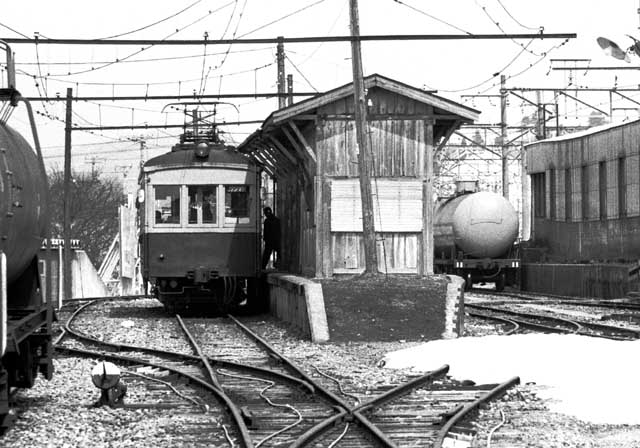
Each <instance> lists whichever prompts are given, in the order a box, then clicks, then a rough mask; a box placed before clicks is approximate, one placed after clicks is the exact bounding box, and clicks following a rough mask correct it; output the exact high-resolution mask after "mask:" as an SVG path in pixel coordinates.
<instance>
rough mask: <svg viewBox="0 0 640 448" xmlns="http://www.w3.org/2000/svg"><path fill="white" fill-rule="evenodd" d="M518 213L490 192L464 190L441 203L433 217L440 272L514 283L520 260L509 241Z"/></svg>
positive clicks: (499, 285)
mask: <svg viewBox="0 0 640 448" xmlns="http://www.w3.org/2000/svg"><path fill="white" fill-rule="evenodd" d="M517 237H518V215H517V212H516V211H515V209H514V208H513V206H512V205H511V204H510V203H509V201H508V200H507V199H505V198H503V197H502V196H500V195H498V194H496V193H491V192H473V193H468V192H463V193H462V194H459V195H457V196H455V197H453V198H450V199H448V200H446V201H445V202H443V203H441V204H440V205H439V207H438V208H437V210H436V212H435V217H434V246H435V260H434V264H435V266H436V268H437V270H438V271H439V272H444V273H449V274H456V275H460V276H461V277H463V278H464V279H465V281H466V287H467V288H470V287H471V285H472V284H473V283H474V282H494V283H495V285H496V289H497V290H502V289H504V287H505V285H510V286H517V284H518V279H519V268H520V260H519V257H518V253H517V248H516V247H515V246H514V242H515V241H516V239H517Z"/></svg>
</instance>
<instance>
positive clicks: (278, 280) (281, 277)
mask: <svg viewBox="0 0 640 448" xmlns="http://www.w3.org/2000/svg"><path fill="white" fill-rule="evenodd" d="M267 284H268V285H269V304H270V310H271V314H272V315H274V316H275V317H277V318H278V319H280V320H283V321H285V322H287V323H289V324H291V325H293V326H294V327H296V328H297V329H299V330H300V331H301V332H302V333H303V334H304V335H305V336H308V337H309V338H310V339H311V341H313V342H327V341H328V340H329V326H328V325H327V314H326V311H325V307H324V297H323V295H322V285H320V284H319V283H316V282H314V281H312V280H309V279H307V278H304V277H298V276H295V275H288V274H280V273H273V274H268V275H267Z"/></svg>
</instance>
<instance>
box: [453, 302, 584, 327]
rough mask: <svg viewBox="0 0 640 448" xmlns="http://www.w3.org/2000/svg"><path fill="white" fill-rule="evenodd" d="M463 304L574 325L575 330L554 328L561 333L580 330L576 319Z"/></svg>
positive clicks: (468, 305)
mask: <svg viewBox="0 0 640 448" xmlns="http://www.w3.org/2000/svg"><path fill="white" fill-rule="evenodd" d="M465 306H466V307H469V308H475V309H480V310H485V311H491V312H494V313H503V314H508V315H510V316H518V317H528V318H530V319H546V320H551V321H556V322H560V323H563V324H567V325H572V326H574V327H576V329H575V330H568V329H563V328H555V331H560V332H561V333H577V332H579V331H580V330H582V325H580V324H579V323H578V322H577V321H575V320H570V319H564V318H562V317H556V316H548V315H543V314H534V313H527V312H520V311H512V310H507V309H502V308H496V307H492V306H485V305H475V304H472V303H466V304H465ZM519 323H520V324H522V325H529V324H530V323H529V322H524V321H520V322H519ZM532 324H533V325H536V326H541V327H546V328H548V329H554V327H547V326H546V325H541V324H536V323H532Z"/></svg>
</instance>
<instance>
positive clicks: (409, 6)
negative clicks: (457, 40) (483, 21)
mask: <svg viewBox="0 0 640 448" xmlns="http://www.w3.org/2000/svg"><path fill="white" fill-rule="evenodd" d="M393 1H394V2H396V3H398V4H400V5H403V6H406V7H407V8H409V9H412V10H414V11H415V12H418V13H420V14H422V15H424V16H427V17H429V18H431V19H433V20H435V21H436V22H440V23H442V24H444V25H447V26H449V27H451V28H454V29H456V30H458V31H461V32H463V33H465V34H469V35H472V34H471V33H470V32H469V31H467V30H463V29H462V28H460V27H457V26H455V25H452V24H451V23H449V22H446V21H444V20H442V19H439V18H437V17H436V16H432V15H431V14H429V13H427V12H425V11H423V10H421V9H418V8H416V7H415V6H412V5H409V4H407V3H404V2H402V1H400V0H393Z"/></svg>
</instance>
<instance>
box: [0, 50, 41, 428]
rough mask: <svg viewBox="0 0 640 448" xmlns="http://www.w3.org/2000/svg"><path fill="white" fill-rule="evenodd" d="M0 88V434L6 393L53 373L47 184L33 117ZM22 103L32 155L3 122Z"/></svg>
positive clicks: (6, 416)
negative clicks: (45, 276) (41, 262)
mask: <svg viewBox="0 0 640 448" xmlns="http://www.w3.org/2000/svg"><path fill="white" fill-rule="evenodd" d="M0 46H2V47H4V48H5V50H6V51H7V67H8V70H7V71H8V72H9V73H10V76H9V83H8V86H9V87H8V88H3V89H0V105H1V106H2V107H1V109H2V113H1V114H0V115H2V117H3V119H1V120H0V433H2V432H4V431H5V430H6V429H7V428H9V427H10V425H11V423H12V421H13V419H14V416H13V415H12V414H11V412H10V409H9V390H10V388H14V387H32V386H33V384H34V381H35V378H36V377H37V374H38V372H41V373H42V374H43V375H44V376H45V377H46V378H47V379H51V376H52V374H53V363H52V345H51V322H52V316H53V308H52V304H51V303H50V301H47V300H45V299H44V297H43V295H42V293H41V290H40V276H39V273H38V267H39V266H38V257H37V254H38V252H39V250H40V247H41V245H42V241H43V240H44V238H46V236H47V235H46V230H47V223H48V212H47V209H48V207H47V204H48V201H47V195H48V185H47V178H46V173H45V170H44V163H43V160H42V155H41V152H40V148H39V142H38V137H37V132H36V129H35V125H34V123H35V122H34V119H33V113H32V111H31V107H30V105H29V103H28V102H26V101H25V100H23V99H22V98H21V97H20V94H19V92H18V91H17V90H15V84H14V83H12V78H11V75H12V64H11V51H10V49H9V47H8V46H7V45H6V44H4V43H3V42H0ZM21 101H24V103H25V105H26V106H27V111H28V113H29V118H30V120H31V127H32V131H33V140H34V142H35V146H36V151H34V150H33V149H32V148H31V146H30V145H29V143H27V141H26V140H25V139H24V138H23V137H22V136H21V135H20V134H19V133H18V132H16V131H15V130H14V129H12V128H11V127H9V126H8V125H7V123H6V119H7V117H8V116H10V113H11V110H13V108H14V107H16V106H17V105H18V103H19V102H21Z"/></svg>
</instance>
